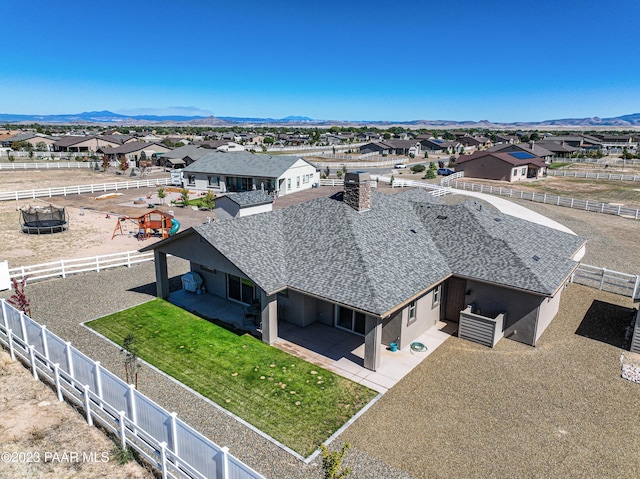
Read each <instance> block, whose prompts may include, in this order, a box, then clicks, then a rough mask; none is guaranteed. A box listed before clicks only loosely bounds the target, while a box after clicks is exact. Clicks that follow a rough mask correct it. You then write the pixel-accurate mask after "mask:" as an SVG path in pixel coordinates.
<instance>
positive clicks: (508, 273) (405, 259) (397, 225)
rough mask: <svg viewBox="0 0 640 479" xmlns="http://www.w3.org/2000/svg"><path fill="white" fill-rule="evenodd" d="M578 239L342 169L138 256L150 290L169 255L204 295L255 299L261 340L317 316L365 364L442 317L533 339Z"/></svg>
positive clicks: (569, 269)
mask: <svg viewBox="0 0 640 479" xmlns="http://www.w3.org/2000/svg"><path fill="white" fill-rule="evenodd" d="M584 243H585V240H584V239H582V238H579V237H577V236H575V235H572V234H569V233H565V232H562V231H559V230H555V229H552V228H549V227H546V226H542V225H539V224H535V223H530V222H528V221H526V220H523V219H520V218H516V217H514V216H509V215H505V214H502V213H498V212H496V211H495V210H494V209H493V208H490V207H483V205H481V204H479V203H476V202H475V201H468V202H466V203H463V204H457V205H444V204H440V203H439V202H438V200H437V199H436V198H434V197H433V196H431V195H430V194H429V193H427V192H425V191H424V190H420V189H416V190H407V191H404V192H401V193H397V194H386V193H381V192H377V191H371V188H370V179H369V175H368V174H366V173H360V174H358V173H347V174H346V175H345V190H344V192H343V193H338V194H336V195H334V196H332V197H323V198H318V199H315V200H311V201H307V202H304V203H300V204H298V205H295V206H291V207H288V208H284V209H280V210H275V211H272V212H269V213H262V214H258V215H252V216H248V217H244V218H236V219H233V220H229V221H216V222H212V223H206V224H201V225H197V226H194V227H192V228H189V229H187V230H185V231H183V232H181V233H178V234H177V235H175V236H173V237H171V238H168V239H165V240H163V241H160V242H158V243H155V244H153V245H150V246H148V247H145V248H143V249H142V250H141V251H143V252H144V251H154V258H155V264H156V287H157V295H158V296H159V297H165V298H166V297H168V295H169V277H170V274H169V271H168V264H167V256H168V255H173V256H177V257H180V258H184V259H186V260H189V261H190V264H191V270H192V271H195V272H197V273H198V274H200V275H201V277H202V278H203V280H204V282H205V285H206V291H207V293H206V294H212V295H215V296H218V297H222V298H226V299H227V300H228V301H230V302H232V303H235V304H239V305H244V306H245V307H247V306H248V305H250V304H253V303H254V301H256V300H257V301H258V302H259V308H260V311H261V313H260V318H261V333H262V340H263V341H265V342H267V343H269V344H273V343H275V342H276V341H277V340H278V327H279V323H280V322H282V321H286V322H290V323H293V324H295V325H297V326H300V327H305V326H308V325H310V324H312V323H314V322H320V323H324V324H326V325H329V326H333V327H336V328H339V329H342V330H343V331H348V332H351V333H353V334H355V335H358V336H360V337H361V338H362V342H363V343H364V361H363V366H364V367H366V368H368V369H371V370H374V371H375V370H376V369H377V368H378V367H379V366H380V361H381V357H382V351H383V348H385V347H386V345H389V344H390V343H392V342H395V343H398V345H399V347H400V348H403V347H405V346H408V345H409V344H411V342H413V341H415V340H416V338H417V337H419V336H420V335H421V334H423V333H424V332H425V331H427V330H429V329H431V328H437V327H438V323H439V321H441V320H448V321H454V322H457V321H459V320H461V318H463V319H464V320H465V321H467V320H468V319H472V320H475V321H478V322H492V321H494V318H496V317H499V318H500V319H501V322H498V324H499V325H500V327H499V331H497V333H498V336H499V337H503V336H504V337H508V338H511V339H514V340H516V341H520V342H523V343H525V344H529V345H535V344H536V342H537V340H538V339H539V338H540V335H541V334H542V333H543V331H544V330H545V328H546V327H547V326H548V325H549V323H550V322H551V320H552V319H553V318H554V316H555V315H556V313H557V311H558V306H559V302H560V296H561V293H562V290H563V287H564V286H565V285H566V284H567V282H568V281H569V280H570V277H571V274H572V273H573V271H574V270H575V268H576V267H577V266H578V263H577V262H576V261H575V260H574V258H575V257H576V255H578V254H579V253H580V252H581V250H582V249H583V247H584ZM550 245H552V246H550ZM176 327H177V326H176Z"/></svg>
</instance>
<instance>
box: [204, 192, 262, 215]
mask: <svg viewBox="0 0 640 479" xmlns="http://www.w3.org/2000/svg"><path fill="white" fill-rule="evenodd" d="M272 209H273V196H271V195H270V194H268V193H266V192H265V191H262V190H255V191H242V192H240V193H228V194H226V195H224V196H219V197H218V198H216V209H215V213H216V220H228V219H232V218H240V217H243V216H249V215H255V214H257V213H264V212H266V211H271V210H272Z"/></svg>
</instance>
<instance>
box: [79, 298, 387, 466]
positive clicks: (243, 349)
mask: <svg viewBox="0 0 640 479" xmlns="http://www.w3.org/2000/svg"><path fill="white" fill-rule="evenodd" d="M87 326H89V327H90V328H92V329H94V330H95V331H97V332H99V333H100V334H102V335H104V336H106V337H107V338H109V339H111V340H112V341H114V342H116V343H118V344H119V345H122V342H123V338H124V337H125V336H127V335H128V334H132V335H133V336H134V338H135V343H136V345H137V348H138V356H139V357H140V358H142V359H144V360H145V361H147V362H149V363H151V364H153V365H154V366H156V367H158V368H159V369H161V370H162V371H164V372H166V373H167V374H169V375H171V376H173V377H174V378H176V379H177V380H179V381H181V382H182V383H184V384H186V385H187V386H189V387H191V388H193V389H195V390H196V391H198V392H199V393H200V394H202V395H204V396H206V397H208V398H209V399H211V400H212V401H214V402H216V403H217V404H219V405H221V406H223V407H224V408H226V409H227V410H229V411H231V412H232V413H234V414H236V415H238V416H239V417H241V418H242V419H244V420H245V421H247V422H249V423H251V424H253V425H254V426H255V427H257V428H258V429H260V430H262V431H263V432H265V433H266V434H268V435H270V436H271V437H273V438H274V439H277V440H278V441H280V442H282V443H283V444H285V445H287V446H288V447H290V448H291V449H293V450H294V451H296V452H298V453H299V454H301V455H303V456H307V455H309V454H310V453H312V452H313V451H314V450H315V449H317V448H318V447H319V446H320V444H321V443H322V442H323V441H324V440H325V439H327V438H328V437H329V436H330V435H331V434H333V433H334V432H335V431H336V430H337V429H338V428H339V427H340V426H342V425H343V424H344V423H345V422H346V421H347V420H348V419H349V418H351V417H352V416H353V415H354V414H355V413H356V412H357V411H358V410H360V409H361V408H362V407H363V406H365V405H366V404H367V403H368V402H369V401H370V400H371V399H373V398H374V397H375V396H376V394H377V393H376V392H375V391H373V390H371V389H369V388H366V387H364V386H361V385H359V384H356V383H354V382H352V381H349V380H348V379H345V378H343V377H341V376H338V375H336V374H333V373H331V372H329V371H327V370H324V369H322V368H320V367H318V366H315V365H313V364H311V363H308V362H306V361H303V360H301V359H299V358H296V357H294V356H291V355H289V354H287V353H285V352H283V351H280V350H279V349H276V348H274V347H271V346H269V345H267V344H265V343H263V342H261V341H259V340H257V339H255V338H254V337H252V336H250V335H242V336H238V335H236V334H234V333H232V332H230V331H228V330H226V329H224V328H221V327H219V326H216V325H215V324H213V323H210V322H208V321H206V320H204V319H202V318H200V317H198V316H195V315H193V314H191V313H189V312H187V311H185V310H183V309H181V308H178V307H177V306H174V305H172V304H171V303H168V302H166V301H164V300H161V299H155V300H153V301H150V302H148V303H144V304H141V305H139V306H136V307H134V308H131V309H127V310H125V311H121V312H118V313H115V314H112V315H110V316H105V317H103V318H100V319H97V320H95V321H91V322H89V323H87ZM123 367H124V366H123Z"/></svg>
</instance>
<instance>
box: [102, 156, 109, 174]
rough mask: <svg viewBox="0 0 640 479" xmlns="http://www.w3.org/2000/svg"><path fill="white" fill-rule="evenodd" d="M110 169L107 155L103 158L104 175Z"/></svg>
mask: <svg viewBox="0 0 640 479" xmlns="http://www.w3.org/2000/svg"><path fill="white" fill-rule="evenodd" d="M108 169H109V157H108V156H107V155H103V156H102V171H103V172H104V173H106V172H107V170H108Z"/></svg>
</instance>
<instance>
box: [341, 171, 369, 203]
mask: <svg viewBox="0 0 640 479" xmlns="http://www.w3.org/2000/svg"><path fill="white" fill-rule="evenodd" d="M342 201H344V202H345V203H346V204H348V205H349V206H351V207H352V208H353V209H354V210H356V211H365V210H369V209H371V179H370V177H369V173H358V172H356V173H346V174H345V175H344V196H343V197H342Z"/></svg>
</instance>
